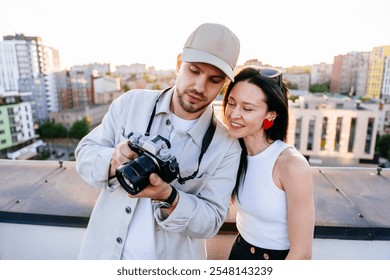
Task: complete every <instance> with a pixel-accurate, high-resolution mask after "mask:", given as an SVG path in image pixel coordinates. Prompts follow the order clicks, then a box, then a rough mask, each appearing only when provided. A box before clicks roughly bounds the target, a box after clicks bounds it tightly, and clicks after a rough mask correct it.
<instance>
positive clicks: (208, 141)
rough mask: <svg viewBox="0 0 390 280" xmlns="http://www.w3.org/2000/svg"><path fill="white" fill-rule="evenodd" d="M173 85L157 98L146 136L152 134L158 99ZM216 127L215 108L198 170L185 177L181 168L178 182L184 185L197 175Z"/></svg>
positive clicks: (204, 137)
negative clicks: (181, 173) (181, 174)
mask: <svg viewBox="0 0 390 280" xmlns="http://www.w3.org/2000/svg"><path fill="white" fill-rule="evenodd" d="M171 88H172V87H169V88H167V89H165V90H163V91H162V92H161V93H160V94H159V96H158V98H157V100H156V103H155V104H154V108H153V111H152V115H151V116H150V120H149V123H148V127H147V128H146V132H145V136H150V129H151V127H152V123H153V120H154V116H155V114H156V109H157V103H158V101H159V100H160V97H161V95H163V94H164V93H165V92H167V91H168V90H170V89H171ZM215 129H216V125H215V122H214V110H213V113H212V114H211V121H210V125H209V127H208V128H207V131H206V133H205V135H204V136H203V140H202V147H201V151H200V155H199V158H198V168H197V169H196V171H195V172H194V173H193V174H192V175H190V176H188V177H185V178H182V177H181V176H180V170H179V172H178V174H179V175H178V177H179V178H178V179H177V181H178V183H179V184H181V185H183V184H184V183H185V182H186V181H188V180H191V179H194V178H195V177H196V175H197V174H198V172H199V166H200V162H201V161H202V158H203V155H204V153H205V152H206V151H207V148H208V147H209V146H210V143H211V140H213V136H214V133H215Z"/></svg>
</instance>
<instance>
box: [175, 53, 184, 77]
mask: <svg viewBox="0 0 390 280" xmlns="http://www.w3.org/2000/svg"><path fill="white" fill-rule="evenodd" d="M182 62H183V60H182V57H181V53H179V54H178V55H177V59H176V72H179V69H180V66H181V64H182Z"/></svg>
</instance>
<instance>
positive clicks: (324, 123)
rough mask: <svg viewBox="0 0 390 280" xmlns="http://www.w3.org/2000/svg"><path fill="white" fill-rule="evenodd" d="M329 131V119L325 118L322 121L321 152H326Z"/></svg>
mask: <svg viewBox="0 0 390 280" xmlns="http://www.w3.org/2000/svg"><path fill="white" fill-rule="evenodd" d="M327 129H328V117H324V118H323V119H322V130H321V143H320V149H321V151H324V150H325V147H326V130H327Z"/></svg>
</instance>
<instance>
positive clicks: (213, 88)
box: [76, 23, 241, 260]
mask: <svg viewBox="0 0 390 280" xmlns="http://www.w3.org/2000/svg"><path fill="white" fill-rule="evenodd" d="M239 50H240V43H239V40H238V38H237V36H236V35H235V34H234V33H233V32H232V31H230V30H229V29H228V28H227V27H225V26H223V25H220V24H211V23H206V24H202V25H200V26H199V27H198V28H197V29H196V30H195V31H193V32H192V33H191V35H190V36H189V37H188V39H187V41H186V43H185V45H184V48H183V52H182V53H181V54H179V56H178V58H177V80H176V86H175V87H173V88H171V89H167V90H165V91H163V92H162V93H161V92H160V91H148V90H131V91H129V92H127V93H125V94H123V95H122V96H121V97H119V98H117V99H116V100H115V101H114V102H113V103H112V104H111V106H110V109H109V111H108V112H107V114H106V115H105V117H104V118H103V120H102V123H101V125H99V126H98V127H97V128H95V129H94V130H93V131H91V132H90V133H89V134H88V135H87V136H85V137H84V138H83V139H82V140H81V141H80V143H79V145H78V147H77V148H76V168H77V171H78V172H79V174H80V175H81V176H82V177H83V178H84V179H85V180H86V181H87V182H88V183H90V184H92V185H96V186H99V187H101V188H102V192H101V194H100V196H99V198H98V200H97V202H96V205H95V207H94V210H93V212H92V215H91V219H90V222H89V225H88V228H87V231H86V234H85V237H84V241H83V244H82V248H81V251H80V255H79V258H81V259H138V260H140V259H206V257H207V256H206V246H205V242H206V241H205V240H206V239H208V238H210V237H212V236H214V235H215V234H216V233H217V232H218V230H219V228H220V227H221V225H222V223H223V222H224V218H225V216H226V214H227V209H228V206H229V200H230V195H231V192H232V189H233V187H234V184H235V181H236V174H237V169H238V164H239V157H240V152H241V149H240V147H239V144H238V142H237V141H235V140H233V139H232V138H230V137H228V135H227V131H226V129H225V127H224V126H223V125H222V124H221V123H220V122H219V121H218V120H217V119H216V118H215V117H214V114H213V109H212V106H211V102H212V101H213V100H214V99H215V98H216V97H217V95H218V94H219V92H220V90H221V89H222V87H223V85H224V84H225V82H227V81H228V79H230V80H233V77H234V75H233V71H234V68H235V67H236V63H237V59H238V55H239ZM213 128H214V129H215V132H214V134H212V133H210V131H213ZM132 133H141V134H143V133H145V135H150V136H157V135H158V136H161V137H164V138H166V139H167V140H169V142H170V144H171V149H170V152H171V153H172V154H174V155H175V157H176V160H177V163H178V164H179V170H180V172H179V174H178V175H177V179H175V180H173V181H172V182H164V181H163V180H162V179H161V176H159V175H158V174H157V173H158V172H156V173H151V174H150V176H148V179H149V182H148V186H147V187H146V188H145V189H143V190H142V191H141V192H139V193H137V194H130V193H129V192H128V191H126V190H125V189H124V188H123V187H122V186H123V185H122V183H121V185H122V186H120V185H119V184H118V181H117V178H116V177H115V175H116V170H117V169H118V168H119V167H120V166H121V165H123V164H125V163H128V162H129V161H131V160H134V159H135V158H136V157H137V156H138V153H137V152H136V151H134V150H132V149H131V148H130V146H129V140H128V136H129V135H131V134H132ZM205 139H209V140H211V142H210V143H209V146H208V147H204V146H205V145H203V147H202V143H203V142H207V140H206V141H204V140H205ZM206 146H207V145H206ZM202 150H205V152H202ZM130 163H132V162H130Z"/></svg>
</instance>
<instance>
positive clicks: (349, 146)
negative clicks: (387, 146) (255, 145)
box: [287, 95, 378, 164]
mask: <svg viewBox="0 0 390 280" xmlns="http://www.w3.org/2000/svg"><path fill="white" fill-rule="evenodd" d="M377 122H378V111H377V110H368V109H365V108H358V107H357V106H356V104H355V102H354V101H353V100H352V99H350V98H347V97H326V96H324V97H323V96H313V95H310V96H305V97H300V98H299V99H298V100H297V101H296V102H295V103H293V104H291V106H290V122H289V131H288V139H287V140H288V143H290V144H292V145H294V146H295V147H296V148H297V149H298V150H299V151H300V152H301V153H302V154H303V155H305V156H306V157H308V158H310V159H315V158H330V159H333V160H334V164H337V162H339V163H340V164H356V163H357V162H359V160H362V159H363V160H372V159H373V158H374V151H375V141H376V135H377V130H378V126H377Z"/></svg>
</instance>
